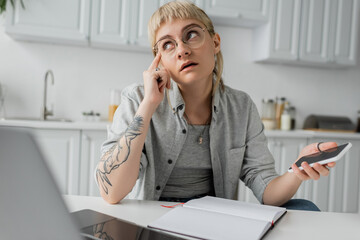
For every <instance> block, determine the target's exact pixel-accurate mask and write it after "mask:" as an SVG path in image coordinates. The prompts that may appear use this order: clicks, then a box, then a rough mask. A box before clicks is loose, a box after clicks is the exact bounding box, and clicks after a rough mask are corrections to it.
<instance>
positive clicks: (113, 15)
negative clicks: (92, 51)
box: [90, 0, 131, 46]
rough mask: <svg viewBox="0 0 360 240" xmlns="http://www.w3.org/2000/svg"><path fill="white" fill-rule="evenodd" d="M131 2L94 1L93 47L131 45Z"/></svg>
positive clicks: (121, 0) (116, 0) (115, 0)
mask: <svg viewBox="0 0 360 240" xmlns="http://www.w3.org/2000/svg"><path fill="white" fill-rule="evenodd" d="M130 9H131V2H130V0H119V1H118V0H106V1H105V0H93V2H92V15H91V19H92V22H91V36H90V37H91V45H92V46H118V45H120V46H121V45H124V44H128V43H129V37H130V19H131V16H130V14H131V11H130Z"/></svg>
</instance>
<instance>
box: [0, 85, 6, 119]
mask: <svg viewBox="0 0 360 240" xmlns="http://www.w3.org/2000/svg"><path fill="white" fill-rule="evenodd" d="M5 117H6V111H5V87H4V85H1V82H0V120H5Z"/></svg>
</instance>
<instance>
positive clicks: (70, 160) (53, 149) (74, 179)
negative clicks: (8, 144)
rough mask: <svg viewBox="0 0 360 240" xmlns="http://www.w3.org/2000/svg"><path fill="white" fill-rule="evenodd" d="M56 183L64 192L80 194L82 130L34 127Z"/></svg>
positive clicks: (36, 137)
mask: <svg viewBox="0 0 360 240" xmlns="http://www.w3.org/2000/svg"><path fill="white" fill-rule="evenodd" d="M33 133H34V134H35V139H36V140H37V142H38V143H39V145H40V149H41V150H42V152H43V154H44V156H45V159H46V161H47V163H48V166H49V168H50V171H51V172H52V174H53V176H54V178H55V181H56V183H57V184H58V186H59V188H60V191H61V193H62V194H79V172H80V171H79V170H80V161H79V156H80V131H78V130H54V129H36V130H35V129H34V130H33Z"/></svg>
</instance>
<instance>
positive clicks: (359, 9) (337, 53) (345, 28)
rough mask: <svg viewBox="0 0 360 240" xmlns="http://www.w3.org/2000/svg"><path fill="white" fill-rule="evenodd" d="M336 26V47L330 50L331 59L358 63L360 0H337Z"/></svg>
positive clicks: (344, 63) (347, 63)
mask: <svg viewBox="0 0 360 240" xmlns="http://www.w3.org/2000/svg"><path fill="white" fill-rule="evenodd" d="M334 8H335V11H336V19H337V22H336V26H335V29H334V30H333V31H334V35H331V36H330V37H331V38H332V37H333V36H335V37H334V38H333V39H334V41H335V44H334V45H335V46H334V48H332V49H331V52H330V54H329V55H330V61H331V62H335V63H336V64H342V65H354V66H355V65H356V57H357V55H356V53H357V48H358V44H359V38H358V31H359V22H360V16H359V15H360V1H359V0H338V1H335V7H334Z"/></svg>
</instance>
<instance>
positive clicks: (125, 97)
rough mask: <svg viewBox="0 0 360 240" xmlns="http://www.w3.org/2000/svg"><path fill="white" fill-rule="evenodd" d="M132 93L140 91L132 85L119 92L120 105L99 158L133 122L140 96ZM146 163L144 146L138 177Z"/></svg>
mask: <svg viewBox="0 0 360 240" xmlns="http://www.w3.org/2000/svg"><path fill="white" fill-rule="evenodd" d="M134 91H140V90H139V89H138V88H136V87H135V86H133V85H132V86H129V87H127V88H125V89H124V90H123V91H122V92H121V103H120V105H119V106H118V108H117V109H116V112H115V114H114V119H113V123H112V125H111V126H110V127H108V133H107V140H106V141H105V142H104V143H103V144H102V146H101V156H103V155H104V154H105V153H106V152H107V151H109V149H110V148H111V147H113V146H114V145H115V144H116V143H117V142H118V141H119V139H120V137H121V135H122V133H123V132H125V131H126V129H127V128H128V126H129V125H130V123H131V122H132V121H133V119H134V116H135V114H136V112H137V110H138V108H139V105H140V102H141V99H140V98H139V96H141V94H134ZM147 162H148V161H147V156H146V150H145V146H144V149H143V151H142V153H141V159H140V169H139V176H140V175H141V174H143V172H144V169H145V168H146V166H147ZM95 172H96V169H95ZM139 176H138V178H139ZM95 180H96V175H95ZM96 182H97V181H96Z"/></svg>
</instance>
